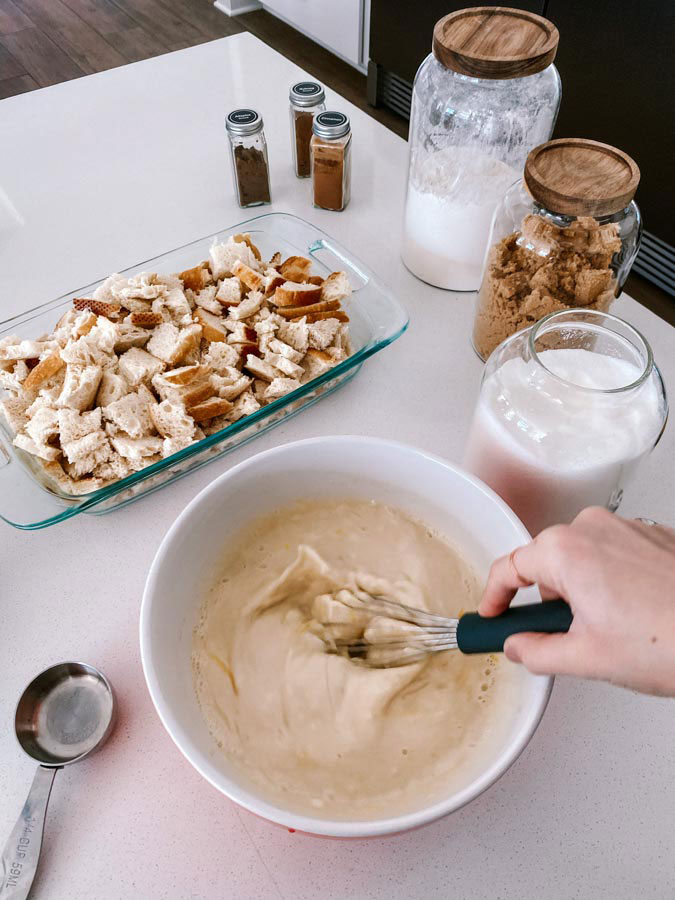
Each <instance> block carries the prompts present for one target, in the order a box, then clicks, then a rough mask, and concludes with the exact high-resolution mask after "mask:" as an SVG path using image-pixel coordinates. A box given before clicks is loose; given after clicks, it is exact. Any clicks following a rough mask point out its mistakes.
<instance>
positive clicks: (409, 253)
mask: <svg viewBox="0 0 675 900" xmlns="http://www.w3.org/2000/svg"><path fill="white" fill-rule="evenodd" d="M411 173H412V174H411V179H410V184H409V185H408V196H407V199H406V210H405V220H404V226H403V251H402V257H403V262H404V263H405V264H406V266H407V267H408V268H409V269H410V271H411V272H412V273H413V275H416V276H417V277H418V278H421V279H422V281H426V282H428V283H429V284H433V285H434V286H435V287H440V288H445V289H446V290H454V291H477V290H478V287H479V284H480V276H481V270H482V267H483V259H484V257H485V250H486V246H487V241H488V235H489V231H490V223H491V221H492V215H493V213H494V211H495V207H496V206H497V204H498V202H499V201H500V200H501V198H502V196H503V194H504V193H505V191H506V190H507V189H508V188H509V187H510V186H511V185H512V184H513V183H514V182H515V181H517V180H518V178H519V173H518V172H517V171H516V170H515V169H512V168H511V167H510V166H507V165H506V163H503V162H501V160H499V159H495V158H494V157H492V156H487V155H486V154H485V153H481V152H480V151H477V150H474V149H473V148H471V147H448V148H446V149H444V150H439V151H437V152H436V153H429V154H424V156H423V157H422V158H418V159H416V160H414V162H413V165H412V166H411Z"/></svg>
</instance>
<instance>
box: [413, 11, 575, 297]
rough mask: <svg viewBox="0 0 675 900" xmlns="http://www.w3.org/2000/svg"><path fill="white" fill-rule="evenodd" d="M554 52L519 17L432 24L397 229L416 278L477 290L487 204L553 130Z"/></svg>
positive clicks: (551, 29)
mask: <svg viewBox="0 0 675 900" xmlns="http://www.w3.org/2000/svg"><path fill="white" fill-rule="evenodd" d="M557 48H558V30H557V28H556V27H555V26H554V25H553V24H552V23H551V22H549V21H548V20H547V19H544V18H542V17H541V16H537V15H535V14H534V13H530V12H526V11H525V10H520V9H508V8H506V7H476V8H473V9H464V10H460V11H459V12H455V13H451V14H450V15H447V16H445V17H444V18H443V19H441V20H440V21H439V22H437V23H436V26H435V28H434V36H433V52H432V53H431V54H430V55H429V56H428V57H427V58H426V59H425V60H424V62H423V63H422V65H421V66H420V68H419V70H418V72H417V75H416V76H415V83H414V86H413V96H412V108H411V117H410V141H409V145H410V161H409V170H408V193H407V197H406V207H405V218H404V227H403V249H402V258H403V262H404V263H405V265H406V266H407V267H408V269H409V270H410V271H411V272H412V273H413V275H416V276H417V277H418V278H420V279H422V281H426V282H428V283H429V284H432V285H434V286H436V287H440V288H445V289H446V290H454V291H476V290H478V286H479V284H480V276H481V269H482V266H483V260H484V257H485V250H486V247H487V239H488V233H489V230H490V222H491V219H492V215H493V213H494V210H495V207H496V206H497V203H498V202H499V200H500V199H501V197H502V196H503V194H504V191H505V190H506V189H507V188H508V187H509V186H510V185H511V184H513V183H514V181H517V180H518V178H519V177H520V174H521V172H522V171H523V165H524V163H525V159H526V157H527V154H528V153H529V152H530V150H531V149H532V148H533V147H536V146H537V144H540V143H542V142H543V141H546V140H548V138H549V137H550V136H551V132H552V131H553V125H554V123H555V119H556V116H557V114H558V106H559V105H560V78H559V76H558V72H557V70H556V68H555V66H554V65H553V59H554V57H555V54H556V51H557Z"/></svg>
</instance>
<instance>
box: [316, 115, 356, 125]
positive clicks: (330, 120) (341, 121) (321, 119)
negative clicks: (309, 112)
mask: <svg viewBox="0 0 675 900" xmlns="http://www.w3.org/2000/svg"><path fill="white" fill-rule="evenodd" d="M316 120H317V122H318V123H319V125H323V126H325V127H327V128H335V127H339V126H340V125H345V124H346V123H347V122H348V121H349V120H348V119H347V116H345V115H344V113H339V112H323V113H319V115H318V116H317V117H316Z"/></svg>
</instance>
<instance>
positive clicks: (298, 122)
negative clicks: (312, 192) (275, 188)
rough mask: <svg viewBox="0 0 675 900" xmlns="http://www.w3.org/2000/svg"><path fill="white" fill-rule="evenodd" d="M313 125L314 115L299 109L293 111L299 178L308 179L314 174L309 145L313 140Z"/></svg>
mask: <svg viewBox="0 0 675 900" xmlns="http://www.w3.org/2000/svg"><path fill="white" fill-rule="evenodd" d="M313 124H314V115H313V113H311V112H304V111H303V110H299V109H296V110H294V111H293V125H294V130H295V174H296V175H297V176H298V177H299V178H307V177H309V176H310V175H311V174H312V164H311V158H310V151H309V143H310V141H311V140H312V125H313Z"/></svg>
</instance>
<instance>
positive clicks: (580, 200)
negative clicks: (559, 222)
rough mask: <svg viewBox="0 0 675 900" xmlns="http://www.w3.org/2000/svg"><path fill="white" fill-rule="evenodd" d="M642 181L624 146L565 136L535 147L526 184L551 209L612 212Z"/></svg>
mask: <svg viewBox="0 0 675 900" xmlns="http://www.w3.org/2000/svg"><path fill="white" fill-rule="evenodd" d="M639 183H640V170H639V169H638V167H637V165H636V164H635V162H634V161H633V160H632V159H631V158H630V156H628V154H627V153H624V152H623V151H622V150H617V149H616V147H611V146H610V145H609V144H601V143H599V142H598V141H589V140H585V139H584V138H559V139H558V140H556V141H547V143H545V144H540V145H539V146H538V147H535V148H534V150H532V151H531V153H530V155H529V156H528V157H527V160H526V162H525V184H526V185H527V187H528V188H529V191H530V193H531V194H532V196H533V197H534V199H535V200H536V201H537V202H538V203H541V205H542V206H545V207H546V209H549V210H551V212H556V213H562V214H563V215H568V216H607V215H611V214H612V213H615V212H618V211H619V210H620V209H624V208H625V207H626V206H628V204H629V203H630V201H631V200H632V199H633V197H634V195H635V191H636V190H637V186H638V184H639Z"/></svg>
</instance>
